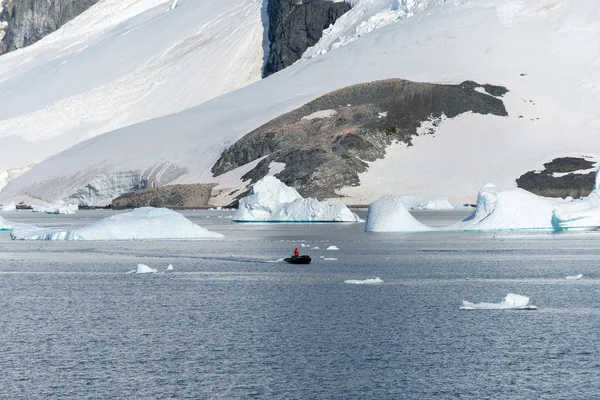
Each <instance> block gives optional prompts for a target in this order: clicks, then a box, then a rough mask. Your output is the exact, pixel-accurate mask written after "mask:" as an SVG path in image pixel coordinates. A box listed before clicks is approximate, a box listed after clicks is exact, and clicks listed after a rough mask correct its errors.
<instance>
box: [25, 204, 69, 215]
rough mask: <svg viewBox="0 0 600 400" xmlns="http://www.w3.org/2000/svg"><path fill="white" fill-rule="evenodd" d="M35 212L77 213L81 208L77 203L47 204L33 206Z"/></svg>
mask: <svg viewBox="0 0 600 400" xmlns="http://www.w3.org/2000/svg"><path fill="white" fill-rule="evenodd" d="M32 209H33V212H39V213H46V214H75V212H76V211H77V210H79V206H78V205H77V204H46V205H43V206H33V207H32Z"/></svg>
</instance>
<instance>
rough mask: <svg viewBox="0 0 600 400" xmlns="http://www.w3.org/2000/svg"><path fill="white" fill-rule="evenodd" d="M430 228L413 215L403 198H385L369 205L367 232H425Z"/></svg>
mask: <svg viewBox="0 0 600 400" xmlns="http://www.w3.org/2000/svg"><path fill="white" fill-rule="evenodd" d="M431 230H433V228H430V227H428V226H426V225H424V224H422V223H420V222H419V221H417V219H416V218H415V217H413V216H412V215H411V213H410V212H409V211H408V209H407V208H406V205H405V203H404V201H403V200H402V197H398V196H383V197H380V198H379V199H377V200H375V201H374V202H372V203H371V204H370V205H369V212H368V214H367V223H366V226H365V231H366V232H425V231H431Z"/></svg>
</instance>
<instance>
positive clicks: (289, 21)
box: [263, 0, 350, 77]
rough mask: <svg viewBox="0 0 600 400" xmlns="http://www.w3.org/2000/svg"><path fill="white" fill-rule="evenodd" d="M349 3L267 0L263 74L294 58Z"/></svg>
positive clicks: (289, 62)
mask: <svg viewBox="0 0 600 400" xmlns="http://www.w3.org/2000/svg"><path fill="white" fill-rule="evenodd" d="M349 9H350V6H349V5H348V4H347V3H345V2H336V3H334V2H332V1H330V0H268V5H267V15H268V22H269V32H268V37H269V42H270V48H269V53H268V58H267V60H266V63H265V66H264V69H263V76H265V77H266V76H268V75H271V74H273V73H275V72H277V71H280V70H282V69H284V68H285V67H288V66H290V65H292V64H293V63H294V62H296V61H297V60H298V59H300V57H302V54H303V53H304V51H306V49H307V48H309V47H311V46H314V45H315V44H316V43H317V42H318V41H319V39H320V38H321V36H322V35H323V30H324V29H326V28H327V27H329V25H331V24H333V23H334V22H335V21H336V20H337V19H338V18H339V17H340V16H341V15H342V14H344V13H345V12H347V11H348V10H349Z"/></svg>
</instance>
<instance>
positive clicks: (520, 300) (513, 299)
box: [460, 293, 537, 310]
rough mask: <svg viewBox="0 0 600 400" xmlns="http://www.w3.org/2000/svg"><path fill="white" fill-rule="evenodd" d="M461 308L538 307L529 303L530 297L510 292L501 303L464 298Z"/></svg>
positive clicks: (526, 308) (532, 308)
mask: <svg viewBox="0 0 600 400" xmlns="http://www.w3.org/2000/svg"><path fill="white" fill-rule="evenodd" d="M462 304H463V305H462V307H460V309H461V310H537V307H536V306H534V305H531V304H529V297H527V296H523V295H520V294H514V293H509V294H507V295H506V297H505V298H504V300H502V302H501V303H477V304H474V303H470V302H468V301H466V300H463V302H462Z"/></svg>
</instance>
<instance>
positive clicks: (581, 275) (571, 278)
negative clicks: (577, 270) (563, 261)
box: [565, 274, 583, 281]
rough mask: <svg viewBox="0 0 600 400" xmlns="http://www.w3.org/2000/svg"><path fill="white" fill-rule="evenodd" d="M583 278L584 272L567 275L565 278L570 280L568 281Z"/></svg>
mask: <svg viewBox="0 0 600 400" xmlns="http://www.w3.org/2000/svg"><path fill="white" fill-rule="evenodd" d="M581 278H583V274H578V275H571V276H565V279H566V280H568V281H577V280H579V279H581Z"/></svg>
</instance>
